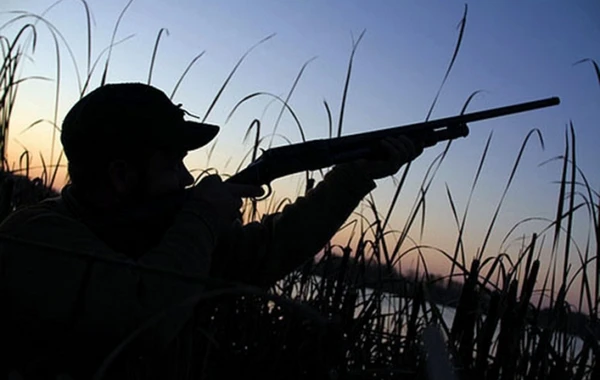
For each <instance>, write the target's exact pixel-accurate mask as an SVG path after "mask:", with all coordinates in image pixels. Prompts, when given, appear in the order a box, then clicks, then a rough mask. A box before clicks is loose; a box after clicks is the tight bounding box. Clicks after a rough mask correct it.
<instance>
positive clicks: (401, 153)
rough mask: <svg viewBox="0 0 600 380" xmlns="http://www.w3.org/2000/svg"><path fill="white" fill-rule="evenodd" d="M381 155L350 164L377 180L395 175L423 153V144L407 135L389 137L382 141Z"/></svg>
mask: <svg viewBox="0 0 600 380" xmlns="http://www.w3.org/2000/svg"><path fill="white" fill-rule="evenodd" d="M379 149H381V156H380V157H382V158H377V159H361V160H357V161H354V162H350V163H348V164H341V165H344V166H347V168H348V169H350V170H352V171H360V172H362V173H364V174H365V175H366V176H367V177H368V178H370V179H373V180H376V179H380V178H385V177H388V176H390V175H394V174H396V173H397V172H398V170H400V168H401V167H402V166H403V165H404V164H407V163H409V162H411V161H412V160H414V159H415V158H417V157H419V156H420V155H421V154H422V153H423V145H422V144H420V143H419V142H415V141H413V140H411V139H410V138H408V137H406V136H400V137H387V138H385V139H383V140H381V142H380V147H379Z"/></svg>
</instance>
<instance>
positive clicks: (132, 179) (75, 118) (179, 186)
mask: <svg viewBox="0 0 600 380" xmlns="http://www.w3.org/2000/svg"><path fill="white" fill-rule="evenodd" d="M184 116H185V111H184V110H183V109H182V108H181V105H175V104H173V102H171V100H170V99H169V97H168V96H167V95H166V94H165V93H164V92H162V91H161V90H159V89H157V88H155V87H152V86H149V85H146V84H141V83H119V84H107V85H104V86H101V87H99V88H97V89H95V90H94V91H92V92H90V93H89V94H87V95H86V96H84V97H83V98H82V99H81V100H79V101H78V102H77V103H76V104H75V105H74V106H73V108H71V110H70V111H69V112H68V114H67V115H66V117H65V119H64V121H63V124H62V132H61V143H62V145H63V148H64V152H65V155H66V157H67V160H68V161H69V169H68V170H69V175H70V178H71V183H72V184H73V186H74V188H76V189H77V190H78V192H79V193H80V194H82V195H83V196H85V197H86V198H87V199H90V200H94V199H96V198H98V197H102V198H103V199H104V201H109V202H113V201H114V202H127V201H128V200H132V201H133V200H140V199H149V198H150V199H151V198H152V197H155V196H159V195H164V194H166V193H171V192H177V191H181V190H183V189H184V188H185V187H187V186H189V185H191V184H192V183H193V177H192V175H191V174H190V172H189V171H188V170H187V168H186V167H185V165H184V164H183V158H184V157H185V156H186V155H187V152H188V151H191V150H194V149H197V148H200V147H202V146H204V145H206V144H207V143H208V142H210V141H211V140H212V139H213V138H214V137H215V136H216V134H217V133H218V131H219V127H217V126H215V125H210V124H203V123H197V122H192V121H188V120H185V119H184ZM107 198H109V199H107Z"/></svg>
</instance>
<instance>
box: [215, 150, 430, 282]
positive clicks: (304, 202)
mask: <svg viewBox="0 0 600 380" xmlns="http://www.w3.org/2000/svg"><path fill="white" fill-rule="evenodd" d="M381 144H382V145H381V150H382V152H383V156H384V157H386V158H384V159H383V160H370V161H369V160H360V161H356V162H352V163H348V164H343V165H338V166H337V167H335V168H334V169H333V170H332V171H331V172H329V173H328V174H327V175H326V176H325V178H324V179H323V181H322V182H321V183H319V185H318V186H317V187H316V188H315V189H313V190H312V191H311V192H309V193H308V194H307V195H306V196H305V197H300V198H298V199H297V200H296V202H295V203H294V204H292V205H288V206H286V207H285V208H284V210H282V212H280V213H276V214H273V215H268V216H266V217H265V218H264V220H263V221H262V222H261V223H257V222H255V223H250V224H248V225H246V226H243V227H242V226H241V225H240V224H238V225H237V226H236V227H235V228H234V229H233V230H232V231H231V233H230V235H229V236H228V238H227V239H224V240H225V241H224V243H222V244H219V246H218V247H217V250H216V252H215V255H214V257H213V265H212V273H213V275H215V276H218V277H223V278H227V279H231V280H239V281H244V282H246V283H251V284H255V285H261V286H266V285H270V284H272V283H274V282H275V281H277V280H279V279H281V278H282V277H284V276H285V275H286V274H288V273H290V272H291V271H292V270H294V269H295V268H296V267H298V266H299V265H300V264H301V263H303V262H304V261H306V260H307V259H309V258H311V257H313V256H314V255H316V254H317V253H318V252H319V251H320V250H321V249H322V248H323V247H324V246H325V244H326V243H327V242H328V241H329V240H330V239H331V238H332V237H333V235H334V234H335V233H336V232H337V230H338V229H339V228H340V227H341V225H342V224H343V223H344V222H345V221H346V220H347V218H348V217H349V216H350V214H351V213H352V211H354V209H355V208H356V207H357V206H358V204H359V202H360V201H361V200H362V199H363V198H364V197H365V196H366V195H367V194H368V193H369V192H370V191H371V190H373V189H374V188H375V182H374V180H376V179H380V178H384V177H387V176H389V175H392V174H394V173H396V172H397V171H398V170H399V169H400V167H401V166H402V165H404V164H405V163H407V162H410V161H412V160H413V159H414V158H416V157H417V156H419V155H420V154H421V153H422V152H423V148H422V147H421V146H418V145H417V144H415V143H414V142H412V141H410V140H408V139H406V138H391V139H386V140H384V141H382V143H381Z"/></svg>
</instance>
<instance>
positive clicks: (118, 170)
mask: <svg viewBox="0 0 600 380" xmlns="http://www.w3.org/2000/svg"><path fill="white" fill-rule="evenodd" d="M186 155H187V152H184V151H167V150H159V149H154V150H152V151H151V152H150V153H148V154H147V155H144V157H143V158H142V159H140V160H139V161H138V162H137V163H134V162H131V161H123V160H116V161H113V162H112V164H111V165H110V167H109V175H110V178H111V182H112V186H113V188H114V190H115V191H116V193H117V194H118V196H119V198H121V199H123V200H129V201H135V200H138V201H142V200H151V199H153V198H158V197H160V196H163V195H169V194H177V193H181V192H182V191H183V190H184V189H185V188H186V187H187V186H189V185H191V184H193V182H194V177H193V176H192V175H191V174H190V172H189V171H188V169H187V168H186V166H185V164H184V163H183V159H184V158H185V156H186Z"/></svg>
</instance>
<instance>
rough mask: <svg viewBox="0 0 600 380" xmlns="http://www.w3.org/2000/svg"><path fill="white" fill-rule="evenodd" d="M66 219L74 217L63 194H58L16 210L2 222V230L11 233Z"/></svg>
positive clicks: (0, 225)
mask: <svg viewBox="0 0 600 380" xmlns="http://www.w3.org/2000/svg"><path fill="white" fill-rule="evenodd" d="M65 219H72V217H71V215H70V214H69V212H68V210H67V208H66V207H65V205H64V202H63V200H62V198H61V196H58V197H54V198H48V199H45V200H43V201H41V202H38V203H36V204H33V205H27V206H22V207H20V208H18V209H16V210H14V211H13V212H11V213H10V214H9V215H8V216H7V217H6V218H5V219H4V220H3V221H2V222H1V223H0V232H2V233H10V232H12V231H14V230H16V229H20V228H24V227H27V228H29V227H32V226H33V225H49V226H52V225H54V224H55V223H56V221H57V220H65Z"/></svg>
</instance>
